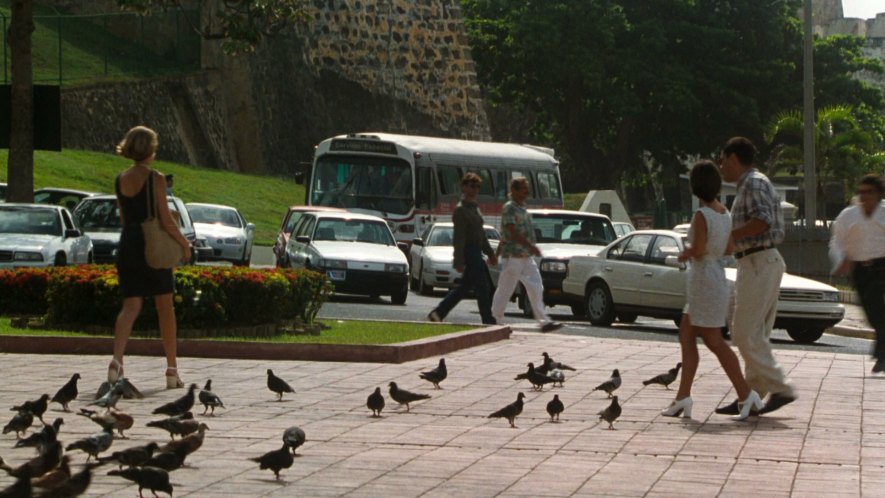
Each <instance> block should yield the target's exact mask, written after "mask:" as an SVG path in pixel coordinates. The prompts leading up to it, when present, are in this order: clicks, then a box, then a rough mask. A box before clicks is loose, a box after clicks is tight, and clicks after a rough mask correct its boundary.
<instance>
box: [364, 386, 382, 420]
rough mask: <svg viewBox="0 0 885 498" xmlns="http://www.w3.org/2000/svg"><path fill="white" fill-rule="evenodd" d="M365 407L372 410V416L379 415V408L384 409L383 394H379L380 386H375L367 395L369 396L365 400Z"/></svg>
mask: <svg viewBox="0 0 885 498" xmlns="http://www.w3.org/2000/svg"><path fill="white" fill-rule="evenodd" d="M366 407H367V408H368V409H369V410H372V416H373V417H380V416H381V410H383V409H384V395H383V394H381V388H380V387H376V388H375V392H373V393H372V394H370V395H369V398H368V399H367V400H366Z"/></svg>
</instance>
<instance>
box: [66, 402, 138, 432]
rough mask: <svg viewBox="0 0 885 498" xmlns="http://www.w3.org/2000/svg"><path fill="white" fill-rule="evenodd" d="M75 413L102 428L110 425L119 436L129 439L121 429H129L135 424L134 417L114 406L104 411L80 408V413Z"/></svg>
mask: <svg viewBox="0 0 885 498" xmlns="http://www.w3.org/2000/svg"><path fill="white" fill-rule="evenodd" d="M77 415H81V416H83V417H87V418H88V419H89V420H92V421H93V422H95V423H96V424H98V425H99V426H101V427H102V428H105V427H110V428H111V429H114V430H116V431H117V432H118V433H119V434H120V437H121V438H122V439H129V438H128V437H126V434H124V433H123V431H125V430H128V429H131V428H132V425H133V424H135V419H134V418H132V415H129V414H128V413H126V412H123V411H120V410H117V409H116V408H111V409H108V410H107V411H106V412H104V413H98V412H97V411H95V410H88V409H86V408H80V413H78V414H77Z"/></svg>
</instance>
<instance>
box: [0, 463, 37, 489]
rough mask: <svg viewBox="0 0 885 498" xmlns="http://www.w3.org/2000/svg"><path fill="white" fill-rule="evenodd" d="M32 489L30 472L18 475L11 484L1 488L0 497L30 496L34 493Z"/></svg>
mask: <svg viewBox="0 0 885 498" xmlns="http://www.w3.org/2000/svg"><path fill="white" fill-rule="evenodd" d="M0 461H2V460H0ZM32 489H33V488H31V476H30V474H24V475H22V476H21V477H18V478H17V479H16V480H15V482H14V483H12V485H11V486H9V487H7V488H3V489H2V490H0V498H30V497H31V496H32V493H33V491H32Z"/></svg>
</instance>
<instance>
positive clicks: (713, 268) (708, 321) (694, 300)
mask: <svg viewBox="0 0 885 498" xmlns="http://www.w3.org/2000/svg"><path fill="white" fill-rule="evenodd" d="M698 212H699V213H701V215H703V217H704V220H705V221H706V222H707V244H706V248H705V250H704V256H703V257H702V258H700V259H694V258H692V259H691V266H690V267H689V269H688V285H687V300H686V304H685V310H684V311H685V313H688V315H689V316H690V317H691V324H692V325H694V326H697V327H722V326H724V325H725V318H726V314H727V312H728V283H727V282H726V280H725V266H724V261H723V257H724V255H725V249H726V247H727V246H728V236H729V233H730V232H731V214H730V213H729V212H728V211H727V210H726V211H725V213H722V214H719V213H717V212H716V211H714V210H713V209H711V208H708V207H702V208H700V209H698ZM693 240H694V230H692V229H689V231H688V241H689V242H692V241H693Z"/></svg>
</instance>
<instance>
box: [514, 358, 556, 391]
mask: <svg viewBox="0 0 885 498" xmlns="http://www.w3.org/2000/svg"><path fill="white" fill-rule="evenodd" d="M519 379H526V380H528V381H529V382H531V383H532V388H533V389H534V390H536V391H543V390H544V384H549V383H551V382H555V381H554V380H553V379H552V378H551V377H549V376H547V375H544V374H541V373H538V371H537V370H535V364H534V363H529V364H528V370H527V371H526V372H525V373H524V374H520V375H517V376H516V377H515V378H514V379H513V380H519Z"/></svg>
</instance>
